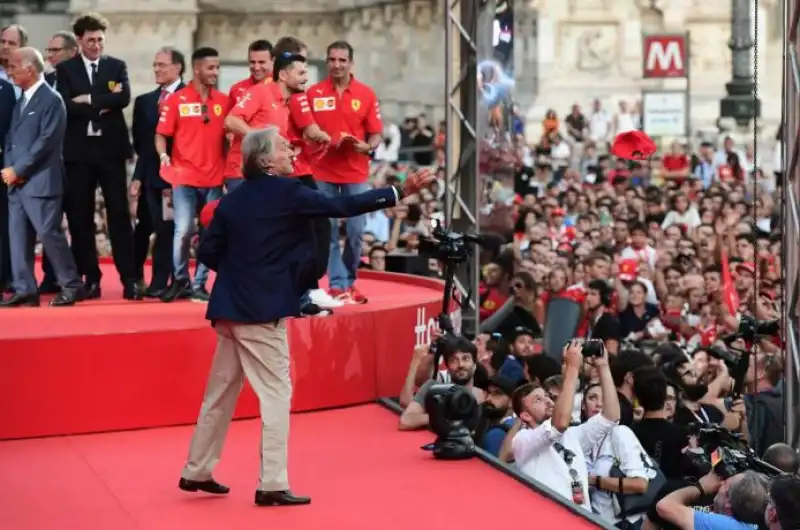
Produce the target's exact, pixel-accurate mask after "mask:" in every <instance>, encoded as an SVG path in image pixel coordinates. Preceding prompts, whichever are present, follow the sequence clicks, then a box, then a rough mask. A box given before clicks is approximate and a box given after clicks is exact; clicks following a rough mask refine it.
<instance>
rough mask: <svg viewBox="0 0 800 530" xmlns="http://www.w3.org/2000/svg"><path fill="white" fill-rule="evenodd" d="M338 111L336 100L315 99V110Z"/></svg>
mask: <svg viewBox="0 0 800 530" xmlns="http://www.w3.org/2000/svg"><path fill="white" fill-rule="evenodd" d="M335 109H336V98H332V97H330V98H314V110H316V111H320V112H322V111H326V110H335Z"/></svg>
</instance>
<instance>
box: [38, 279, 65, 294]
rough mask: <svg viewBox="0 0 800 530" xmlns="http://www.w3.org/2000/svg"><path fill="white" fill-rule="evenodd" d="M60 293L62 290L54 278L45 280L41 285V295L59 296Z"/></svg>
mask: <svg viewBox="0 0 800 530" xmlns="http://www.w3.org/2000/svg"><path fill="white" fill-rule="evenodd" d="M60 292H61V288H60V287H59V286H58V283H56V282H55V280H53V279H52V278H45V279H44V280H43V281H42V283H41V284H39V294H58V293H60Z"/></svg>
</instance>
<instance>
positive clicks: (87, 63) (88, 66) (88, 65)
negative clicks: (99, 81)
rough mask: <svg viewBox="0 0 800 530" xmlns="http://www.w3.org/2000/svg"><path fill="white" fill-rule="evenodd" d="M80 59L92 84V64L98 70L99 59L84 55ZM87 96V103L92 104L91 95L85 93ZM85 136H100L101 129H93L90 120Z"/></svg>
mask: <svg viewBox="0 0 800 530" xmlns="http://www.w3.org/2000/svg"><path fill="white" fill-rule="evenodd" d="M81 59H83V67H84V68H85V69H86V77H88V78H89V85H90V86H91V84H92V65H94V66H95V70H96V71H98V72H99V71H100V59H95V60H94V61H90V60H89V59H87V58H86V57H85V56H84V55H81ZM87 95H88V96H89V105H91V104H92V95H91V94H87ZM86 135H87V136H101V135H102V131H95V130H94V127H92V122H91V121H90V122H89V125H88V127H87V129H86Z"/></svg>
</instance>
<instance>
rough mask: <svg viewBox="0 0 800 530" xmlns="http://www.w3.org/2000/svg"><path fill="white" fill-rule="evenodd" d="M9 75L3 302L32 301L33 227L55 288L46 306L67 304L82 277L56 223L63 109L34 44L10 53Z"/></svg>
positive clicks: (35, 290)
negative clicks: (14, 91)
mask: <svg viewBox="0 0 800 530" xmlns="http://www.w3.org/2000/svg"><path fill="white" fill-rule="evenodd" d="M8 69H9V75H10V76H11V78H12V79H13V80H14V83H15V84H16V85H17V86H18V87H20V88H21V89H22V96H21V97H20V99H19V101H17V104H16V105H15V107H14V110H13V114H12V119H11V130H10V132H9V135H8V137H7V138H6V143H5V149H4V154H5V157H4V161H3V162H4V163H3V169H2V172H0V173H1V174H2V179H3V181H4V182H5V183H6V185H7V186H8V209H9V236H10V237H9V239H10V246H11V271H12V275H13V279H14V294H13V295H12V296H11V298H9V299H7V300H3V301H2V302H0V306H3V307H17V306H38V305H39V288H38V285H37V284H36V277H35V276H34V271H33V267H34V264H33V241H32V240H31V234H30V227H33V229H34V231H35V232H36V234H37V235H38V236H39V239H40V240H41V242H42V246H44V248H45V250H46V251H47V255H48V257H49V259H50V263H51V264H52V265H53V269H54V270H55V272H56V278H57V280H58V284H59V285H60V286H61V292H60V293H59V294H58V295H56V297H55V298H54V299H53V300H52V301H51V302H50V305H52V306H66V305H73V304H74V303H75V302H76V301H77V300H78V298H79V297H82V296H83V290H82V288H83V282H82V281H81V279H80V278H79V276H78V270H77V267H76V266H75V261H74V259H73V257H72V252H71V251H70V249H69V245H68V244H67V238H66V237H65V235H64V231H63V230H62V228H61V218H62V209H61V199H62V197H63V195H64V184H65V182H64V160H63V158H62V155H61V145H62V142H63V140H64V132H65V130H66V125H67V112H66V109H65V108H64V102H63V101H62V100H61V97H60V96H59V95H58V93H57V92H55V91H54V90H53V89H52V88H50V86H49V85H48V84H47V83H45V81H44V59H43V58H42V55H41V54H40V53H39V52H38V51H37V50H36V49H34V48H20V49H19V50H15V51H14V52H12V54H11V58H10V60H9V63H8Z"/></svg>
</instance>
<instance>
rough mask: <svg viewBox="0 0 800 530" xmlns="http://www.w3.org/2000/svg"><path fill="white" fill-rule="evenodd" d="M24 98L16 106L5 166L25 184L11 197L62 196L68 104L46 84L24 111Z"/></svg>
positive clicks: (11, 191)
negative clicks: (63, 150)
mask: <svg viewBox="0 0 800 530" xmlns="http://www.w3.org/2000/svg"><path fill="white" fill-rule="evenodd" d="M22 102H23V98H20V99H19V101H17V103H16V105H15V106H14V110H13V111H12V117H11V129H10V130H9V133H8V136H7V137H6V143H5V146H6V147H5V149H4V151H5V160H4V162H5V166H6V167H8V166H11V167H12V168H14V171H15V172H16V173H17V176H18V177H20V178H21V179H23V180H24V181H25V183H24V185H22V186H11V187H9V189H8V193H9V195H10V194H12V193H21V194H23V195H28V196H30V197H58V196H61V195H63V194H64V176H65V175H64V160H63V158H62V156H61V145H62V143H63V142H64V132H65V130H66V126H67V112H66V110H65V108H64V102H63V101H61V97H59V95H58V93H56V92H55V91H54V90H53V89H52V88H50V86H49V85H48V84H47V83H43V84H42V85H40V86H39V88H37V89H36V92H34V93H33V95H32V96H31V99H30V101H28V104H27V105H25V108H24V109H22Z"/></svg>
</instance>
